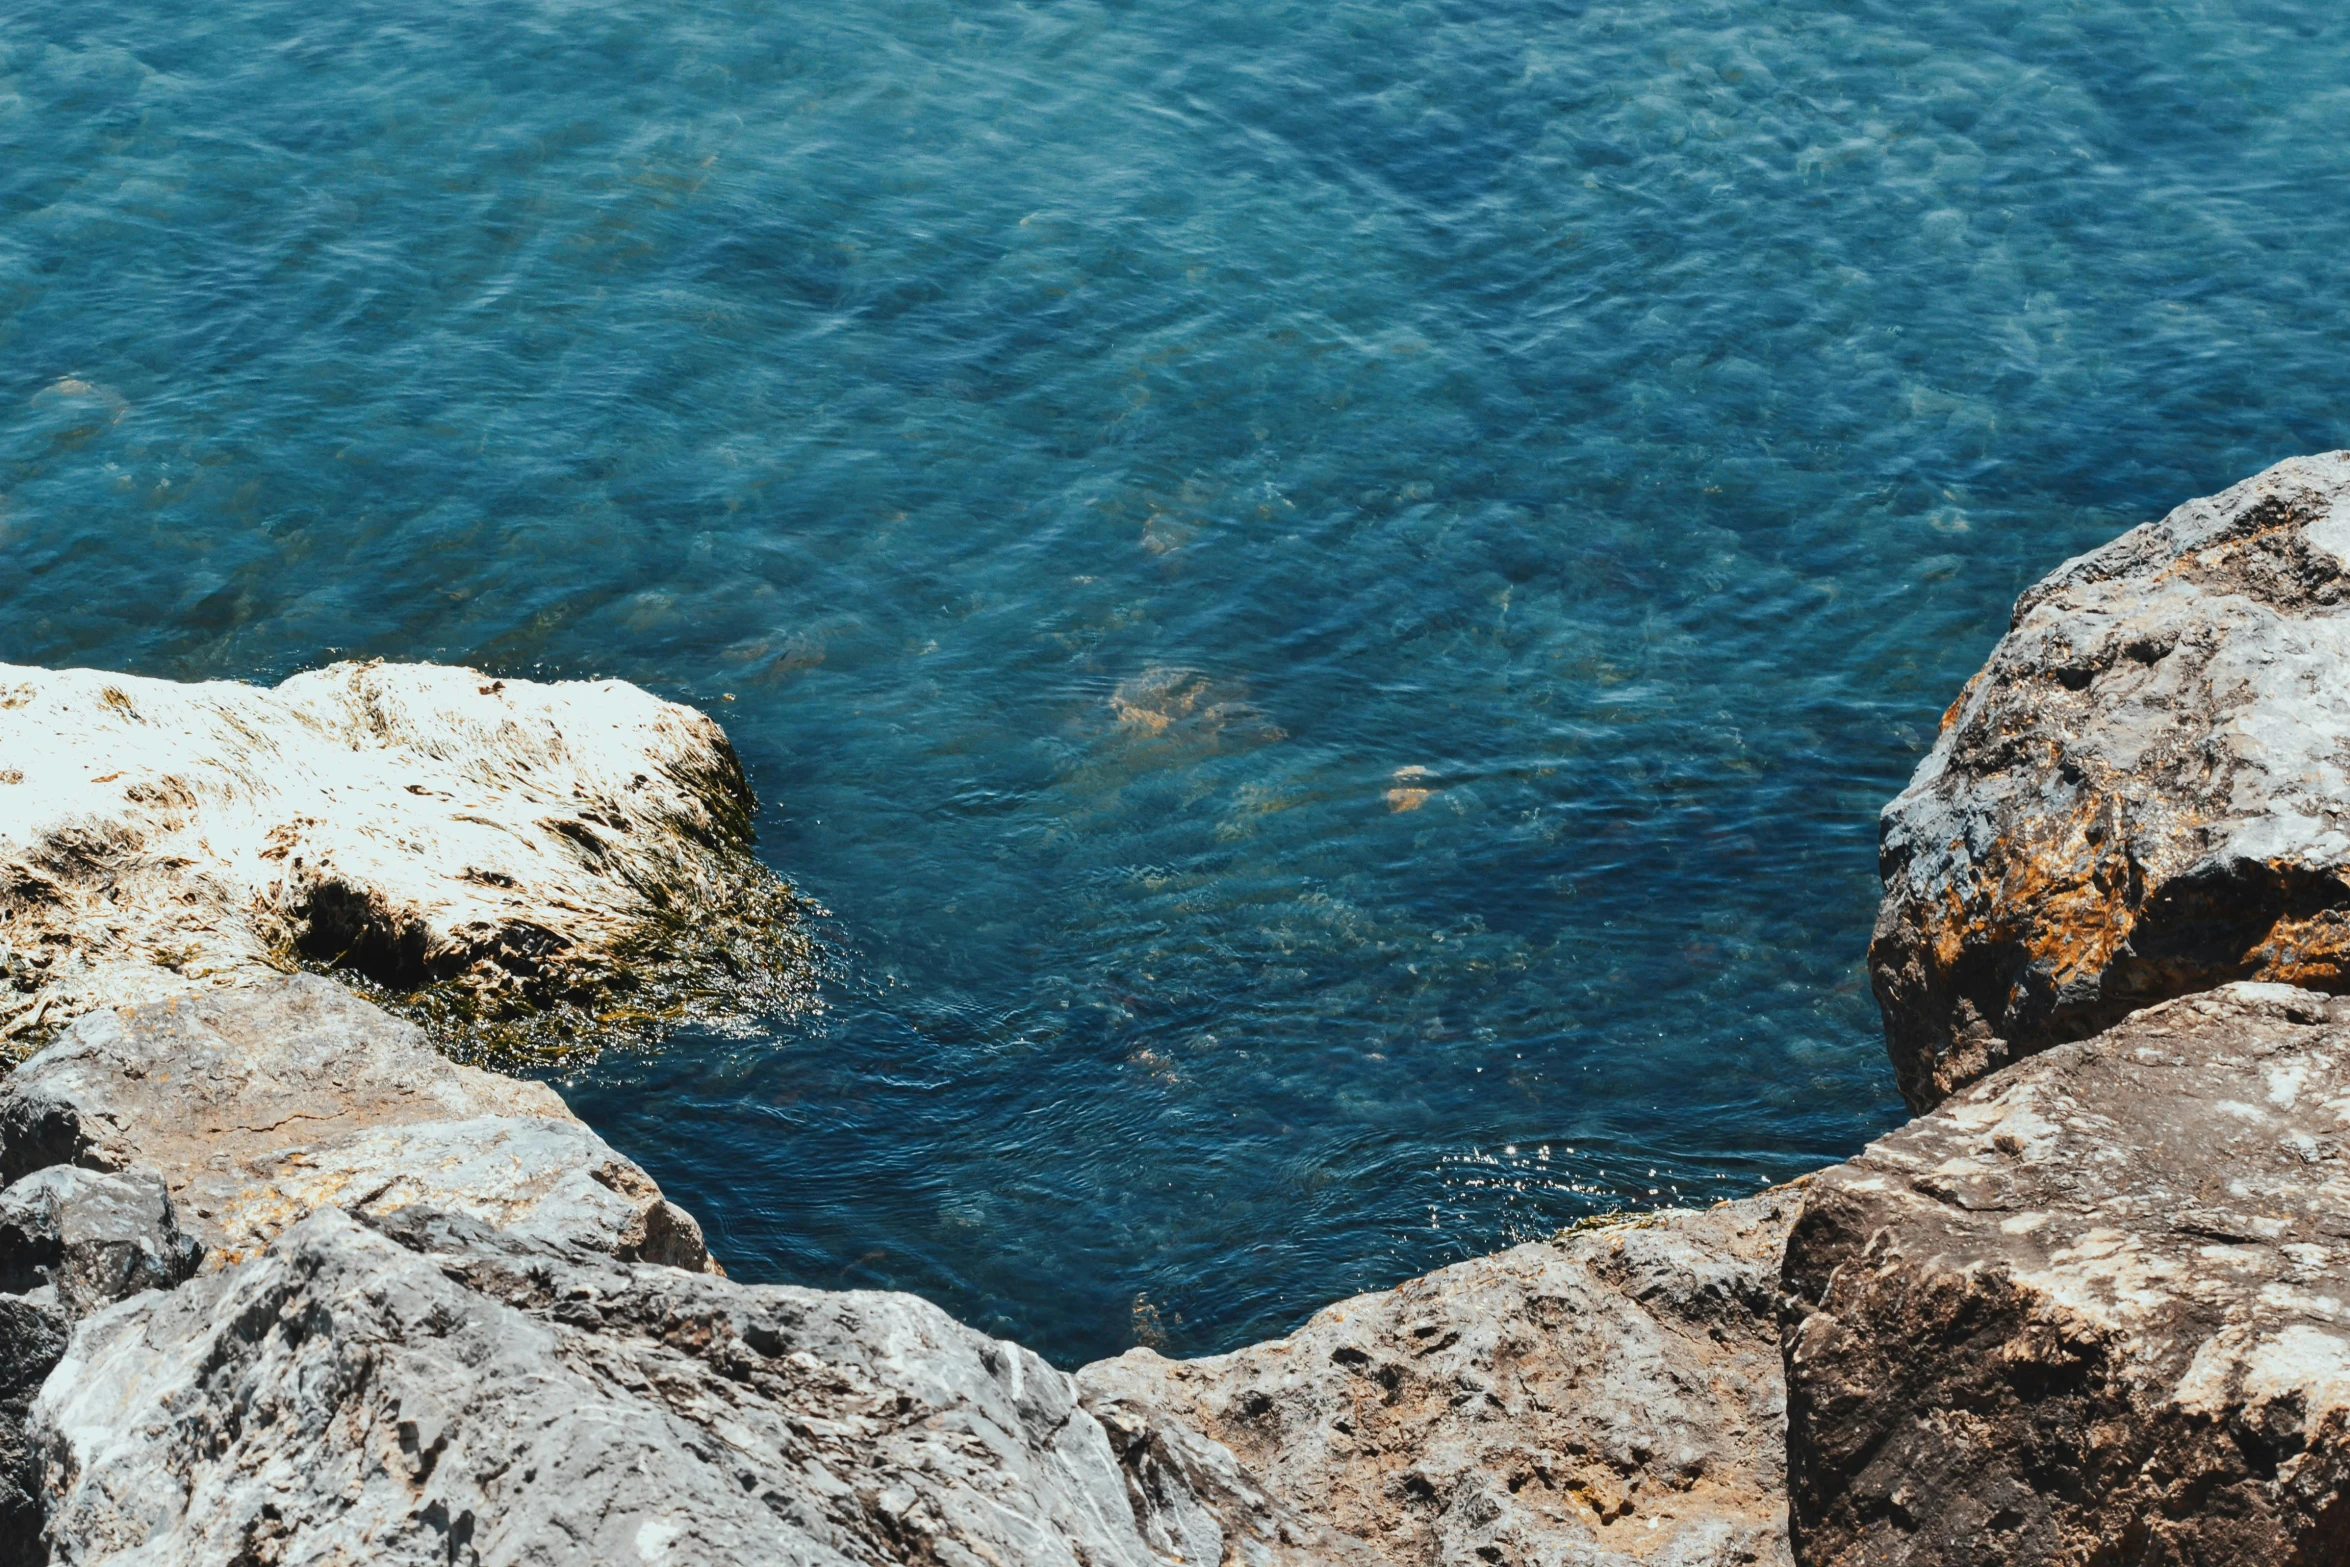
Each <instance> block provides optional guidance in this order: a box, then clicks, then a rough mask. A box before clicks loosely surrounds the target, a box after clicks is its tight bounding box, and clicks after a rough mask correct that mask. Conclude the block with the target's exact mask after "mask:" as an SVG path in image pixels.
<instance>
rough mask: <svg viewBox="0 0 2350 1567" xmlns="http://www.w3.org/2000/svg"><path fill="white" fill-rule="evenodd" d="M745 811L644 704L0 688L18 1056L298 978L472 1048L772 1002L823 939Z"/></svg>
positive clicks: (476, 689) (704, 751) (724, 772)
mask: <svg viewBox="0 0 2350 1567" xmlns="http://www.w3.org/2000/svg"><path fill="white" fill-rule="evenodd" d="M751 803H752V802H751V793H750V789H749V786H748V785H747V784H746V783H745V781H744V779H743V773H742V768H741V766H740V764H739V763H737V761H736V760H735V756H734V752H733V750H732V748H731V747H730V746H729V745H728V744H727V741H726V737H725V735H724V734H723V733H722V732H721V731H720V729H719V728H718V726H717V725H716V724H715V723H712V722H711V721H710V720H709V719H708V718H706V717H704V716H703V715H702V714H700V713H697V712H694V711H693V710H692V709H690V708H685V707H680V706H678V705H676V704H674V703H670V702H663V701H659V700H657V699H656V698H654V697H652V696H650V695H648V694H647V693H646V692H644V691H641V690H639V689H638V688H636V687H635V686H632V685H629V684H627V683H625V682H623V681H617V680H604V681H593V682H587V681H573V682H565V683H561V684H551V685H548V684H538V683H535V682H531V681H525V680H493V679H489V678H487V677H485V676H482V675H478V674H476V673H474V672H473V671H471V670H467V669H454V668H445V667H442V666H438V665H430V664H403V665H393V664H382V663H371V664H336V665H333V666H331V667H329V668H326V669H319V670H314V671H311V672H309V673H307V674H301V675H296V676H294V677H293V678H292V679H290V680H287V681H285V682H284V683H282V684H280V685H278V686H276V687H274V688H268V689H264V688H261V687H257V686H247V685H240V684H237V683H234V682H229V681H214V682H209V683H205V684H200V685H185V684H179V683H176V682H172V681H165V680H144V679H138V678H134V677H132V676H128V675H114V674H105V673H100V672H98V671H94V670H62V671H51V670H42V669H31V668H25V667H21V666H17V665H0V1038H7V1039H14V1038H20V1037H22V1038H35V1039H37V1038H39V1037H45V1036H46V1035H47V1034H48V1033H50V1032H53V1031H54V1030H55V1029H56V1028H57V1027H59V1026H61V1025H62V1024H64V1023H65V1022H67V1021H68V1020H70V1019H71V1018H73V1017H75V1016H78V1015H80V1014H81V1013H83V1012H86V1011H88V1010H90V1009H91V1008H93V1007H99V1006H112V1005H120V1004H124V1003H135V1002H143V1001H154V1000H160V999H163V998H165V997H168V996H174V995H185V994H190V993H194V992H197V991H200V990H203V989H207V988H215V987H219V986H223V985H230V984H240V983H244V982H247V981H250V980H254V979H258V978H266V977H268V976H270V975H271V974H273V973H275V972H280V971H285V970H289V969H291V968H293V967H295V966H296V965H297V964H304V963H307V964H311V965H315V966H334V967H339V968H343V969H346V970H348V971H350V972H351V973H353V974H354V975H357V976H361V977H364V978H366V979H368V980H371V981H374V982H375V983H376V984H378V985H380V986H381V987H382V988H383V991H384V993H385V994H387V995H390V996H404V995H420V996H425V997H427V998H429V1007H430V1008H433V1009H437V1010H438V1011H439V1012H441V1013H445V1014H447V1015H449V1016H451V1017H453V1018H455V1019H459V1020H470V1019H476V1018H487V1019H504V1018H512V1017H518V1016H523V1015H527V1014H531V1013H534V1012H538V1011H541V1010H542V1009H545V1008H547V1007H550V1006H559V1005H567V1006H570V1007H573V1008H577V1009H584V1010H585V1012H587V1013H589V1014H604V1015H606V1019H607V1021H615V1022H626V1021H628V1020H630V1019H632V1018H635V1017H637V1016H640V1015H652V1016H657V1015H659V1014H661V1013H663V1012H665V1011H666V1012H672V1013H675V1012H681V1011H683V1010H685V1009H687V1008H689V1007H691V1006H693V1005H695V1004H696V1003H703V1002H707V1003H712V1004H723V1003H725V1002H727V1001H729V1000H735V999H739V1000H740V1001H741V1002H743V1003H745V1004H748V1005H752V1006H759V1005H774V1004H778V1003H779V1002H781V1001H783V1000H786V999H788V998H789V995H790V993H791V987H792V986H793V985H794V984H795V983H798V982H803V981H804V970H805V967H806V964H805V937H804V936H803V935H802V934H800V932H799V930H798V925H797V921H796V920H795V919H794V918H793V915H794V914H795V912H796V904H795V902H794V900H793V899H792V897H791V895H790V894H789V892H788V891H787V890H786V889H784V888H783V887H782V886H781V885H780V884H779V883H777V882H776V880H775V878H774V877H773V876H771V875H770V874H768V873H767V872H766V871H765V870H764V869H762V868H761V867H760V865H759V863H758V861H757V860H756V859H755V858H754V857H753V856H752V854H751V852H750V833H751V815H750V813H751ZM736 989H748V990H750V991H751V992H753V993H752V994H749V995H747V996H742V997H739V998H735V997H731V996H729V994H728V992H730V991H732V990H736Z"/></svg>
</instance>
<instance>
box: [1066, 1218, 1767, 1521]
mask: <svg viewBox="0 0 2350 1567" xmlns="http://www.w3.org/2000/svg"><path fill="white" fill-rule="evenodd" d="M1794 1208H1795V1204H1794V1200H1793V1197H1792V1196H1791V1195H1790V1194H1787V1193H1772V1194H1767V1195H1765V1196H1762V1197H1757V1198H1750V1199H1748V1200H1746V1201H1744V1202H1738V1203H1727V1204H1723V1205H1721V1206H1719V1207H1717V1208H1714V1209H1711V1210H1709V1211H1705V1212H1692V1213H1666V1214H1659V1215H1656V1216H1655V1217H1654V1218H1653V1219H1652V1220H1649V1221H1643V1222H1641V1223H1638V1224H1635V1225H1629V1226H1624V1227H1618V1228H1613V1229H1607V1230H1602V1231H1596V1232H1586V1233H1581V1234H1574V1235H1569V1236H1566V1237H1562V1238H1561V1239H1558V1240H1555V1241H1545V1242H1537V1243H1534V1244H1532V1245H1526V1246H1519V1247H1516V1248H1514V1249H1512V1250H1509V1251H1505V1252H1502V1253H1500V1254H1499V1255H1496V1256H1492V1257H1485V1258H1481V1259H1479V1260H1477V1261H1474V1262H1466V1263H1461V1264H1458V1265H1456V1266H1453V1267H1449V1268H1444V1269H1440V1270H1439V1271H1437V1272H1435V1273H1431V1274H1429V1275H1427V1276H1426V1277H1424V1278H1420V1279H1415V1280H1413V1281H1412V1282H1410V1283H1408V1284H1405V1285H1403V1286H1402V1287H1401V1288H1398V1289H1395V1290H1391V1291H1388V1292H1385V1293H1382V1294H1376V1295H1363V1296H1358V1297H1356V1298H1355V1299H1353V1300H1348V1301H1342V1302H1340V1303H1339V1304H1337V1305H1335V1306H1331V1307H1328V1308H1326V1309H1324V1310H1323V1311H1321V1312H1319V1313H1317V1314H1316V1315H1315V1316H1314V1317H1313V1319H1312V1320H1311V1321H1309V1322H1308V1323H1307V1324H1306V1325H1305V1326H1304V1327H1302V1328H1300V1329H1299V1330H1298V1331H1297V1332H1296V1333H1294V1334H1292V1335H1290V1336H1289V1337H1288V1338H1285V1339H1277V1340H1274V1341H1273V1342H1271V1343H1266V1344H1258V1345H1253V1346H1251V1347H1249V1348H1247V1349H1243V1350H1240V1351H1237V1352H1235V1353H1233V1354H1229V1355H1219V1356H1214V1357H1211V1358H1208V1359H1204V1360H1191V1361H1169V1360H1166V1359H1163V1358H1161V1357H1160V1356H1158V1355H1156V1354H1154V1353H1152V1352H1151V1351H1149V1350H1143V1349H1138V1350H1132V1351H1129V1352H1128V1353H1126V1354H1125V1355H1122V1356H1120V1357H1118V1358H1117V1359H1115V1360H1106V1361H1101V1362H1098V1363H1096V1364H1094V1365H1091V1366H1087V1367H1086V1368H1085V1369H1084V1370H1082V1371H1080V1372H1079V1373H1078V1384H1079V1386H1080V1387H1082V1388H1083V1389H1084V1390H1085V1396H1086V1402H1087V1406H1088V1407H1089V1408H1091V1409H1093V1410H1095V1411H1096V1412H1097V1413H1099V1414H1100V1415H1101V1417H1102V1419H1103V1421H1104V1422H1105V1424H1109V1425H1111V1426H1112V1428H1113V1430H1114V1431H1116V1430H1119V1429H1121V1428H1141V1427H1148V1426H1150V1425H1152V1424H1153V1423H1154V1422H1156V1423H1157V1424H1158V1425H1159V1426H1161V1427H1163V1428H1168V1429H1172V1430H1174V1431H1177V1432H1180V1431H1181V1430H1182V1428H1185V1427H1188V1428H1190V1429H1191V1430H1194V1431H1197V1432H1200V1433H1204V1435H1205V1436H1206V1437H1207V1438H1208V1439H1209V1441H1210V1443H1213V1444H1220V1446H1221V1447H1222V1448H1223V1449H1227V1450H1229V1452H1230V1453H1232V1454H1233V1455H1236V1456H1237V1458H1238V1460H1239V1464H1240V1465H1241V1466H1242V1469H1241V1472H1242V1474H1243V1476H1244V1478H1245V1477H1246V1476H1248V1475H1253V1476H1254V1477H1255V1481H1256V1484H1257V1486H1258V1487H1259V1488H1260V1489H1261V1491H1262V1492H1263V1493H1265V1494H1266V1495H1267V1496H1268V1497H1269V1498H1270V1500H1271V1502H1272V1504H1273V1505H1275V1506H1278V1507H1281V1508H1286V1509H1288V1510H1290V1511H1292V1512H1294V1513H1297V1514H1302V1515H1304V1516H1306V1517H1307V1518H1310V1519H1312V1520H1314V1521H1315V1522H1317V1523H1319V1524H1321V1525H1322V1526H1323V1527H1324V1528H1326V1529H1327V1530H1329V1531H1331V1532H1332V1533H1333V1534H1335V1535H1337V1536H1340V1537H1342V1538H1341V1539H1340V1540H1338V1541H1335V1542H1332V1544H1331V1547H1330V1548H1331V1549H1333V1550H1334V1551H1335V1549H1336V1548H1337V1547H1338V1546H1339V1545H1344V1546H1345V1547H1346V1548H1348V1549H1352V1550H1359V1551H1365V1552H1368V1553H1369V1558H1370V1559H1372V1560H1377V1561H1381V1562H1386V1563H1391V1564H1395V1567H1402V1564H1406V1563H1409V1564H1414V1567H1417V1564H1423V1563H1425V1564H1439V1563H1441V1564H1446V1567H1451V1564H1456V1563H1457V1564H1461V1567H1478V1564H1483V1563H1502V1564H1513V1567H1514V1564H1521V1563H1524V1564H1533V1563H1543V1564H1551V1563H1574V1564H1577V1567H1607V1564H1618V1563H1631V1562H1647V1563H1653V1564H1664V1563H1670V1564H1673V1567H1700V1564H1703V1567H1714V1564H1728V1563H1751V1562H1765V1563H1768V1562H1783V1561H1785V1560H1786V1559H1787V1546H1786V1532H1785V1523H1784V1492H1783V1485H1782V1479H1781V1451H1782V1445H1781V1444H1782V1393H1781V1383H1780V1377H1779V1344H1778V1327H1777V1311H1778V1288H1777V1285H1778V1279H1777V1275H1778V1268H1779V1254H1780V1243H1781V1240H1782V1239H1783V1237H1784V1235H1785V1233H1786V1228H1787V1225H1788V1224H1789V1222H1790V1221H1791V1220H1792V1219H1793V1217H1794ZM1176 1440H1177V1443H1178V1444H1179V1443H1180V1437H1178V1438H1177V1439H1176ZM1193 1490H1194V1493H1195V1495H1198V1496H1200V1497H1201V1498H1202V1502H1203V1505H1207V1506H1210V1507H1216V1506H1221V1507H1223V1508H1224V1509H1225V1514H1224V1528H1225V1530H1226V1532H1227V1534H1228V1535H1229V1536H1231V1537H1234V1538H1246V1537H1248V1536H1249V1535H1250V1533H1251V1530H1252V1523H1253V1520H1252V1519H1251V1518H1250V1517H1249V1516H1248V1503H1247V1500H1246V1497H1245V1496H1243V1497H1241V1498H1240V1499H1239V1502H1238V1504H1237V1505H1236V1503H1235V1502H1234V1501H1233V1500H1231V1499H1228V1498H1226V1497H1225V1496H1223V1495H1222V1494H1221V1493H1220V1492H1219V1491H1218V1489H1217V1488H1216V1487H1213V1486H1199V1485H1195V1486H1194V1487H1193Z"/></svg>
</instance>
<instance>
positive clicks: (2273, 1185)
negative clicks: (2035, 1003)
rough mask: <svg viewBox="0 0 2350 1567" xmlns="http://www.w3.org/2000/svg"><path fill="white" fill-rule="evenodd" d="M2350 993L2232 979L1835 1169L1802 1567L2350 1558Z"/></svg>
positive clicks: (1795, 1443) (1801, 1436) (1809, 1338)
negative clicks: (2349, 1281)
mask: <svg viewBox="0 0 2350 1567" xmlns="http://www.w3.org/2000/svg"><path fill="white" fill-rule="evenodd" d="M2346 1144H2350V1001H2345V1000H2342V999H2336V998H2331V997H2327V996H2323V995H2318V994H2315V993H2312V992H2309V991H2303V990H2296V989H2293V988H2290V987H2286V986H2282V985H2272V984H2238V985H2231V986H2227V987H2224V988H2222V989H2220V990H2218V991H2215V992H2213V993H2211V994H2208V995H2199V996H2195V997H2191V998H2187V999H2183V1000H2178V1001H2173V1002H2170V1003H2168V1004H2166V1005H2163V1006H2159V1007H2155V1008H2152V1009H2150V1010H2147V1011H2145V1012H2142V1013H2139V1014H2138V1015H2136V1016H2134V1017H2132V1018H2130V1019H2129V1020H2127V1021H2126V1022H2124V1023H2123V1024H2122V1025H2120V1026H2119V1027H2117V1028H2114V1029H2113V1030H2111V1031H2110V1032H2107V1033H2104V1034H2100V1035H2098V1036H2096V1037H2094V1038H2092V1039H2088V1040H2084V1041H2080V1042H2076V1043H2072V1044H2068V1045H2064V1046H2060V1047H2058V1048H2055V1049H2052V1050H2050V1051H2048V1052H2047V1053H2046V1054H2044V1055H2041V1056H2039V1057H2037V1058H2035V1059H2033V1060H2029V1061H2026V1062H2023V1063H2021V1064H2019V1065H2016V1066H2013V1067H2010V1068H2008V1069H2007V1070H2006V1071H2005V1072H2003V1073H2001V1074H2000V1075H1999V1076H1997V1077H1995V1078H1993V1079H1991V1080H1990V1081H1988V1082H1984V1083H1981V1084H1977V1085H1976V1086H1974V1087H1973V1088H1971V1089H1968V1090H1966V1091H1964V1092H1962V1093H1960V1094H1958V1095H1957V1096H1955V1097H1953V1098H1952V1099H1951V1100H1949V1101H1948V1102H1947V1103H1945V1104H1944V1105H1943V1106H1942V1107H1941V1108H1940V1109H1938V1110H1936V1111H1935V1112H1934V1113H1932V1114H1930V1115H1927V1116H1924V1117H1921V1118H1920V1119H1918V1120H1916V1121H1914V1122H1912V1123H1911V1124H1910V1125H1908V1126H1907V1127H1904V1128H1903V1129H1902V1130H1900V1131H1898V1132H1895V1133H1893V1134H1892V1135H1890V1136H1888V1137H1885V1138H1882V1139H1880V1140H1879V1141H1877V1142H1876V1143H1873V1144H1871V1145H1870V1147H1869V1148H1868V1150H1867V1151H1866V1152H1865V1153H1863V1154H1862V1155H1861V1156H1860V1157H1858V1158H1856V1159H1854V1160H1853V1161H1851V1162H1850V1163H1849V1164H1846V1165H1842V1166H1839V1167H1838V1168H1835V1169H1832V1170H1828V1171H1825V1172H1823V1173H1822V1174H1820V1175H1818V1176H1816V1177H1814V1179H1813V1181H1812V1184H1811V1185H1810V1187H1809V1189H1808V1191H1807V1193H1806V1195H1805V1198H1804V1203H1803V1212H1802V1216H1801V1218H1800V1220H1799V1221H1798V1222H1797V1223H1796V1225H1795V1228H1794V1231H1793V1233H1792V1235H1791V1236H1790V1237H1789V1240H1788V1243H1787V1255H1786V1275H1785V1277H1786V1288H1787V1290H1788V1291H1789V1293H1790V1295H1791V1296H1792V1297H1793V1298H1794V1302H1795V1307H1794V1309H1795V1311H1796V1313H1797V1315H1796V1316H1795V1317H1794V1319H1793V1320H1792V1323H1791V1326H1790V1327H1789V1330H1788V1333H1787V1339H1786V1357H1787V1358H1786V1364H1787V1395H1788V1455H1789V1469H1790V1489H1791V1494H1792V1511H1793V1530H1794V1539H1795V1549H1796V1555H1797V1558H1798V1559H1799V1560H1800V1561H1802V1562H1803V1563H1805V1564H1806V1567H1846V1564H1850V1567H1859V1564H1862V1563H1869V1564H1878V1563H1898V1564H1908V1567H2003V1564H2015V1567H2025V1564H2038V1563H2045V1562H2059V1561H2067V1562H2069V1561H2084V1562H2086V1561H2097V1562H2106V1561H2111V1562H2117V1563H2119V1562H2146V1563H2155V1562H2161V1563H2176V1564H2181V1567H2238V1564H2244V1563H2256V1562H2274V1563H2286V1562H2313V1563H2314V1562H2339V1561H2343V1560H2345V1559H2350V1292H2345V1291H2344V1290H2343V1288H2342V1280H2343V1278H2344V1275H2345V1271H2346V1270H2350V1154H2346V1153H2345V1146H2346Z"/></svg>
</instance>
